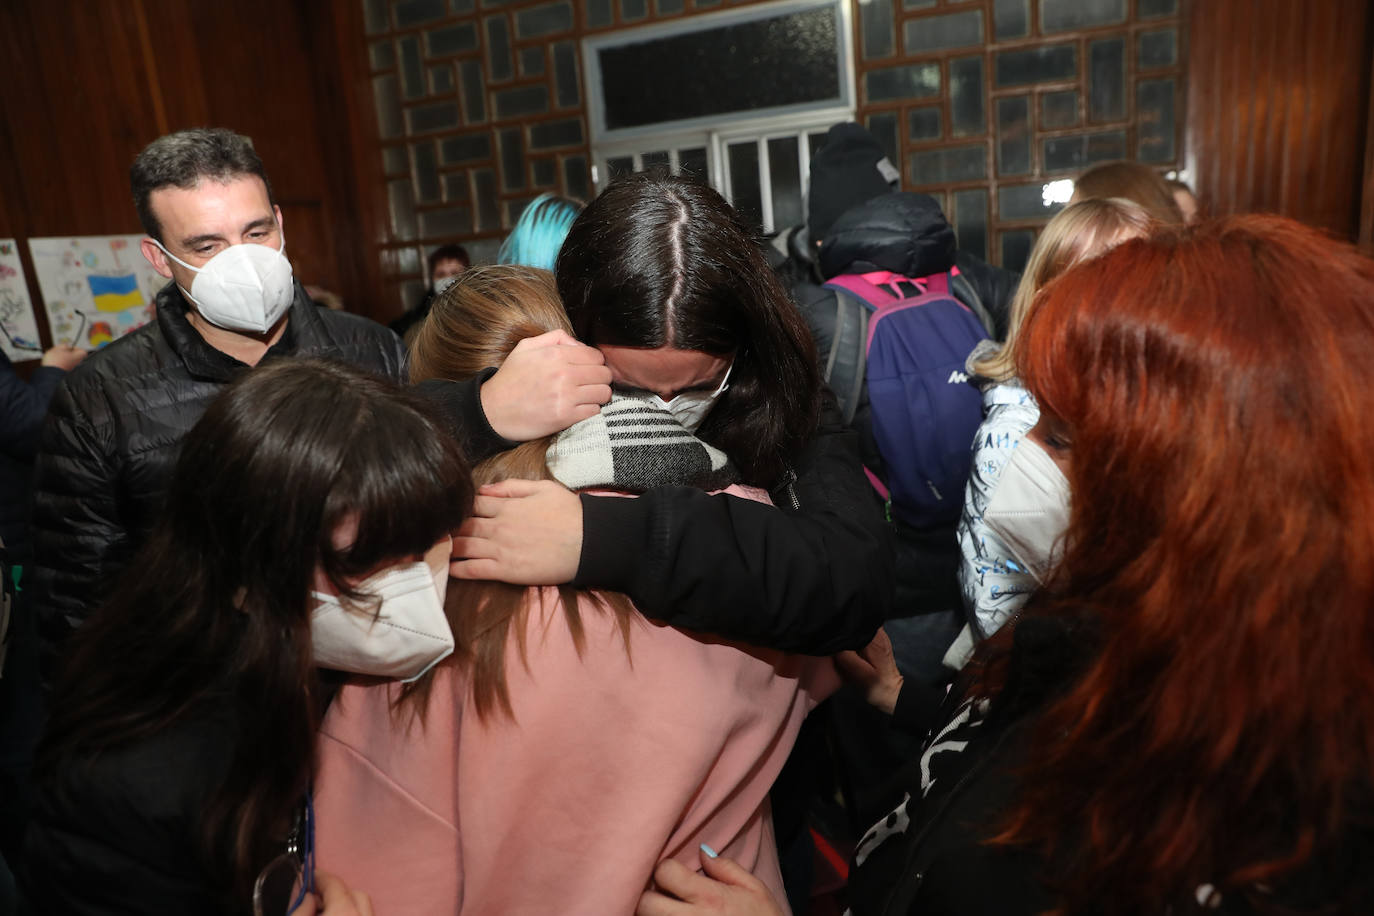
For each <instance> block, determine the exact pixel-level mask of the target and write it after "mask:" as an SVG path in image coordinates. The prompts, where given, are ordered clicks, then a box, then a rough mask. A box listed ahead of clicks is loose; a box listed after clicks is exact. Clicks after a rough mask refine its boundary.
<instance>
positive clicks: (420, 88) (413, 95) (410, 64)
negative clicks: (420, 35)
mask: <svg viewBox="0 0 1374 916" xmlns="http://www.w3.org/2000/svg"><path fill="white" fill-rule="evenodd" d="M398 44H399V45H400V48H401V89H402V91H404V92H405V97H406V98H408V99H418V98H421V97H423V96H424V95H425V71H424V68H423V67H421V66H420V42H419V40H418V39H416V38H415V37H414V36H413V35H412V36H411V37H409V38H402V39H401V40H400V42H398Z"/></svg>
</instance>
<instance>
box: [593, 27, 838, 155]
mask: <svg viewBox="0 0 1374 916" xmlns="http://www.w3.org/2000/svg"><path fill="white" fill-rule="evenodd" d="M836 40H837V39H836V33H835V15H834V11H833V9H832V8H830V7H823V8H820V9H811V10H805V11H803V12H800V13H784V14H782V15H778V16H773V17H770V18H767V19H757V20H752V21H749V22H741V23H735V24H732V25H725V26H719V27H716V28H710V29H705V30H702V31H696V32H688V33H684V34H675V35H668V36H664V37H662V38H654V39H650V40H646V41H643V42H637V43H635V44H631V45H623V46H620V47H616V48H603V49H601V50H600V51H599V52H598V59H599V61H600V67H601V80H602V87H603V88H602V96H603V100H604V103H605V106H604V107H605V112H606V126H607V127H608V128H611V129H616V128H626V127H637V126H640V125H643V124H657V123H661V122H664V121H677V120H684V119H687V118H699V117H707V116H710V115H720V114H726V113H729V112H737V111H755V110H758V109H761V108H771V107H774V106H780V105H792V104H799V103H804V102H816V101H822V100H838V99H839V97H840V81H839V71H838V68H837V66H836V57H835V53H836ZM670 63H671V65H669V64H670Z"/></svg>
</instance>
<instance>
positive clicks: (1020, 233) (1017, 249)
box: [1002, 229, 1035, 273]
mask: <svg viewBox="0 0 1374 916" xmlns="http://www.w3.org/2000/svg"><path fill="white" fill-rule="evenodd" d="M1034 247H1035V233H1034V232H1032V231H1031V230H1029V229H1016V230H1013V231H1011V232H1003V233H1002V266H1003V267H1004V268H1006V269H1007V270H1011V271H1015V272H1017V273H1020V272H1021V271H1023V270H1025V269H1026V261H1028V260H1030V253H1031V249H1032V248H1034Z"/></svg>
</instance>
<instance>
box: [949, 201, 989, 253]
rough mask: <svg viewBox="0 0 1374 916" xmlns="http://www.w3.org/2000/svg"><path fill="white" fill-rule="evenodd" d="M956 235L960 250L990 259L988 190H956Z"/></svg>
mask: <svg viewBox="0 0 1374 916" xmlns="http://www.w3.org/2000/svg"><path fill="white" fill-rule="evenodd" d="M954 235H955V238H956V240H957V241H958V244H959V250H960V251H967V252H969V253H970V254H973V255H977V256H978V257H980V258H982V259H983V260H984V261H986V260H987V259H988V192H987V191H985V190H982V189H978V190H974V191H955V192H954Z"/></svg>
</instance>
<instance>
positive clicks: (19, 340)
mask: <svg viewBox="0 0 1374 916" xmlns="http://www.w3.org/2000/svg"><path fill="white" fill-rule="evenodd" d="M0 331H3V334H0V347H4V349H5V355H6V356H8V357H9V358H10V362H15V363H17V362H19V361H20V360H25V359H38V358H40V357H41V356H42V355H43V347H42V346H40V344H39V341H38V317H37V316H36V315H34V313H33V301H32V300H30V299H29V287H28V284H27V283H26V282H25V280H24V265H23V264H22V263H20V261H19V248H18V247H17V245H16V243H15V240H14V239H0Z"/></svg>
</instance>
